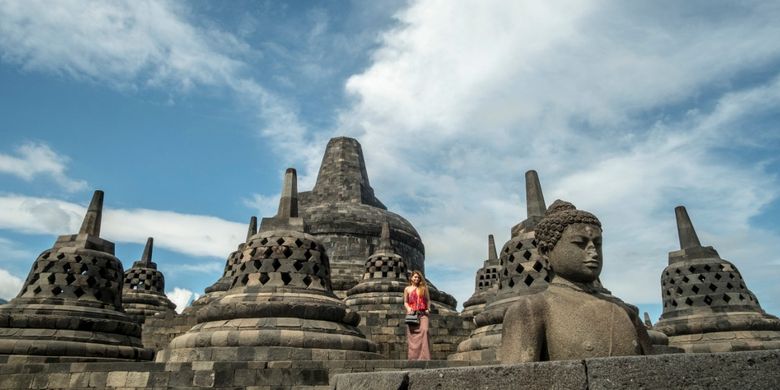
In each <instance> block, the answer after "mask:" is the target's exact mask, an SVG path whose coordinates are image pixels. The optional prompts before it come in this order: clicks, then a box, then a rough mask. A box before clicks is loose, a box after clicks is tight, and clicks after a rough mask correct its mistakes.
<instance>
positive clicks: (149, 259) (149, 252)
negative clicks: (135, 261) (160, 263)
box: [141, 237, 154, 264]
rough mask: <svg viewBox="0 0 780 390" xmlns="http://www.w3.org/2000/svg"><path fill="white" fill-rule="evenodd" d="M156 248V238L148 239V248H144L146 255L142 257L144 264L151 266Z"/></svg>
mask: <svg viewBox="0 0 780 390" xmlns="http://www.w3.org/2000/svg"><path fill="white" fill-rule="evenodd" d="M153 246H154V238H152V237H149V238H147V239H146V246H145V247H144V254H143V255H141V261H142V262H143V263H144V264H149V263H151V262H152V249H153Z"/></svg>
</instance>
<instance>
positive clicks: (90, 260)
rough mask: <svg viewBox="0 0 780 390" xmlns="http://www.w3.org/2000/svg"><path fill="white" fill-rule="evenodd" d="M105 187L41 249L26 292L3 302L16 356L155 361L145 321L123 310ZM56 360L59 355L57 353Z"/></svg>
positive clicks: (2, 342)
mask: <svg viewBox="0 0 780 390" xmlns="http://www.w3.org/2000/svg"><path fill="white" fill-rule="evenodd" d="M102 214H103V191H95V193H94V195H93V196H92V201H91V202H90V204H89V208H88V209H87V213H86V216H85V217H84V222H83V223H82V225H81V229H80V230H79V232H78V234H73V235H64V236H59V237H58V238H57V241H56V242H55V243H54V246H53V247H52V248H51V249H47V250H45V251H43V253H41V255H40V256H38V259H36V260H35V263H33V266H32V269H31V270H30V274H29V275H28V276H27V280H26V281H25V282H24V285H23V287H22V291H21V292H19V295H17V296H16V298H14V299H13V300H11V302H10V303H8V304H6V305H3V306H2V307H0V355H14V356H13V358H14V361H17V362H38V361H46V362H51V361H95V360H126V361H135V360H151V359H152V357H153V354H154V353H153V351H152V350H150V349H144V348H143V346H142V344H141V325H140V324H138V323H136V322H135V321H133V320H132V319H131V318H130V317H129V316H128V315H127V314H125V312H124V311H123V309H122V279H123V276H124V272H123V269H122V263H121V262H120V261H119V259H117V258H116V257H115V256H114V243H113V242H110V241H107V240H104V239H102V238H100V223H101V219H102ZM53 359H54V360H53Z"/></svg>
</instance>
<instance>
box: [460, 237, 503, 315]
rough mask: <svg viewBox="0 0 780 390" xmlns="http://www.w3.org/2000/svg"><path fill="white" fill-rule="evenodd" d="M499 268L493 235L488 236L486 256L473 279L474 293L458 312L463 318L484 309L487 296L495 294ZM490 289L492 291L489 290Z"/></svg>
mask: <svg viewBox="0 0 780 390" xmlns="http://www.w3.org/2000/svg"><path fill="white" fill-rule="evenodd" d="M500 270H501V267H500V264H499V261H498V254H497V253H496V241H495V239H494V238H493V235H492V234H491V235H489V236H488V258H487V260H485V261H484V263H483V264H482V268H480V269H478V270H477V275H476V277H475V281H474V294H472V295H471V297H470V298H469V299H468V300H466V302H463V311H462V312H461V313H460V315H461V317H463V319H464V320H470V319H472V318H474V316H475V315H477V314H479V313H481V312H482V310H484V309H485V304H486V303H487V300H488V298H490V297H492V296H493V295H495V294H496V292H495V288H497V287H496V285H497V283H498V273H499V271H500ZM491 289H492V291H491Z"/></svg>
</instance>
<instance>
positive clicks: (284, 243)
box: [157, 169, 380, 362]
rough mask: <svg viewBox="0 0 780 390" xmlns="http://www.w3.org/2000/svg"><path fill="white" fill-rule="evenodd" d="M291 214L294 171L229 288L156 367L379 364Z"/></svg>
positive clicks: (316, 247)
mask: <svg viewBox="0 0 780 390" xmlns="http://www.w3.org/2000/svg"><path fill="white" fill-rule="evenodd" d="M306 230H307V227H306V224H305V223H304V220H303V219H302V218H300V217H299V216H298V191H297V178H296V172H295V170H294V169H288V170H287V172H286V173H285V176H284V187H283V190H282V196H281V199H280V200H279V210H278V212H277V214H276V216H275V217H273V218H264V219H263V221H262V223H261V226H260V231H259V232H258V233H257V234H255V235H253V236H252V237H251V239H250V241H249V242H248V243H247V244H246V246H245V247H244V248H243V251H242V255H241V261H240V264H238V265H237V268H236V274H235V275H234V276H233V278H232V281H231V285H230V289H229V290H228V291H227V292H226V293H225V295H223V296H222V297H220V298H219V299H217V300H216V301H214V302H212V303H210V304H209V305H207V306H205V307H204V308H202V309H201V310H199V311H198V312H197V320H198V324H197V325H195V326H194V327H193V328H192V329H190V330H189V331H188V332H187V333H185V334H183V335H181V336H179V337H176V338H175V339H173V340H172V341H171V343H170V344H169V345H168V347H167V348H166V349H164V350H162V351H160V352H159V353H158V354H157V361H170V362H187V361H226V360H241V361H248V360H263V361H268V360H344V359H348V360H361V359H376V358H379V357H380V355H378V354H377V353H376V352H375V351H376V344H374V343H373V342H371V341H369V340H367V339H366V338H365V337H364V336H363V334H362V333H361V332H360V331H359V330H358V329H357V327H356V326H357V325H358V323H359V322H360V316H359V315H358V314H357V313H355V312H353V311H351V310H349V309H348V308H347V306H346V305H345V304H344V303H343V302H342V301H341V300H340V299H339V298H337V297H336V296H335V295H334V294H333V291H332V289H331V281H330V263H329V261H328V256H327V254H326V253H325V249H324V247H323V246H322V244H321V243H319V242H318V241H317V240H316V239H315V238H314V237H313V236H312V235H310V234H308V233H306Z"/></svg>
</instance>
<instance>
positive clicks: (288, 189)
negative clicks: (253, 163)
mask: <svg viewBox="0 0 780 390" xmlns="http://www.w3.org/2000/svg"><path fill="white" fill-rule="evenodd" d="M276 217H277V218H297V217H298V173H297V172H296V171H295V168H287V171H286V172H284V184H283V185H282V196H281V198H280V199H279V211H277V213H276Z"/></svg>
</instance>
